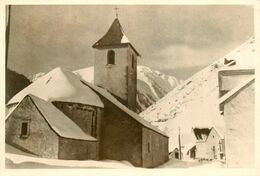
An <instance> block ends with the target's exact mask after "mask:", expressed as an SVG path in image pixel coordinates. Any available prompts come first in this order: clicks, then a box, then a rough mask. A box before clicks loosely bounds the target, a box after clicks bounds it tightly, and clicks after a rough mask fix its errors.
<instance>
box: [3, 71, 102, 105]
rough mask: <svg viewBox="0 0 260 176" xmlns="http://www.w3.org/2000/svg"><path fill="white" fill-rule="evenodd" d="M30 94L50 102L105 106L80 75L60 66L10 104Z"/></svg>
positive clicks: (19, 94)
mask: <svg viewBox="0 0 260 176" xmlns="http://www.w3.org/2000/svg"><path fill="white" fill-rule="evenodd" d="M28 94H33V95H35V96H37V97H40V98H41V99H43V100H45V101H50V102H52V101H63V102H72V103H81V104H86V105H92V106H97V107H102V108H103V107H104V105H103V103H102V101H101V100H100V98H99V96H98V95H97V94H96V93H95V92H94V91H93V90H92V89H90V88H89V87H86V86H85V85H84V84H83V83H82V82H81V81H80V79H79V77H78V76H76V75H75V74H73V73H72V72H70V71H68V70H66V69H63V68H60V67H58V68H55V69H53V70H52V71H50V72H49V73H47V74H46V75H44V76H42V77H41V78H39V79H38V80H37V81H35V82H33V83H32V84H30V85H29V86H27V87H26V88H24V89H23V90H21V91H20V92H19V93H17V94H16V95H15V96H14V97H13V98H12V99H11V100H10V101H9V102H8V105H10V104H13V103H19V102H20V101H21V100H22V99H23V98H24V97H25V96H26V95H28Z"/></svg>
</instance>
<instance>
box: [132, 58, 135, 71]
mask: <svg viewBox="0 0 260 176" xmlns="http://www.w3.org/2000/svg"><path fill="white" fill-rule="evenodd" d="M132 68H133V69H134V68H135V56H134V55H132Z"/></svg>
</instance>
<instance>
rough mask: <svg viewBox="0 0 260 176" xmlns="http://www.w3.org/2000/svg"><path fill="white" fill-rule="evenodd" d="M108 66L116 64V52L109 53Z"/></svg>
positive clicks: (110, 51)
mask: <svg viewBox="0 0 260 176" xmlns="http://www.w3.org/2000/svg"><path fill="white" fill-rule="evenodd" d="M107 64H115V51H113V50H109V51H108V52H107Z"/></svg>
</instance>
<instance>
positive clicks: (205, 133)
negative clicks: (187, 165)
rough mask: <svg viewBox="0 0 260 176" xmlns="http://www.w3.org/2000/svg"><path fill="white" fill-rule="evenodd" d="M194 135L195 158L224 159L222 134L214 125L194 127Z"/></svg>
mask: <svg viewBox="0 0 260 176" xmlns="http://www.w3.org/2000/svg"><path fill="white" fill-rule="evenodd" d="M193 131H194V134H195V136H196V139H197V141H196V159H199V160H214V159H224V150H225V146H224V136H223V135H222V133H221V132H220V131H219V130H217V128H216V127H211V128H210V127H209V128H206V127H203V128H199V127H194V128H193Z"/></svg>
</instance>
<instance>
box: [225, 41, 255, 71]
mask: <svg viewBox="0 0 260 176" xmlns="http://www.w3.org/2000/svg"><path fill="white" fill-rule="evenodd" d="M255 48H256V46H255V39H254V37H251V38H250V39H249V40H247V41H246V42H245V43H243V44H242V45H241V46H239V47H238V48H236V49H234V50H233V51H231V52H230V53H228V54H227V55H226V56H224V58H225V59H228V60H234V61H235V63H236V64H235V65H232V64H231V65H232V66H228V67H229V68H232V67H234V68H255V66H256V61H257V55H256V52H255Z"/></svg>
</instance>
